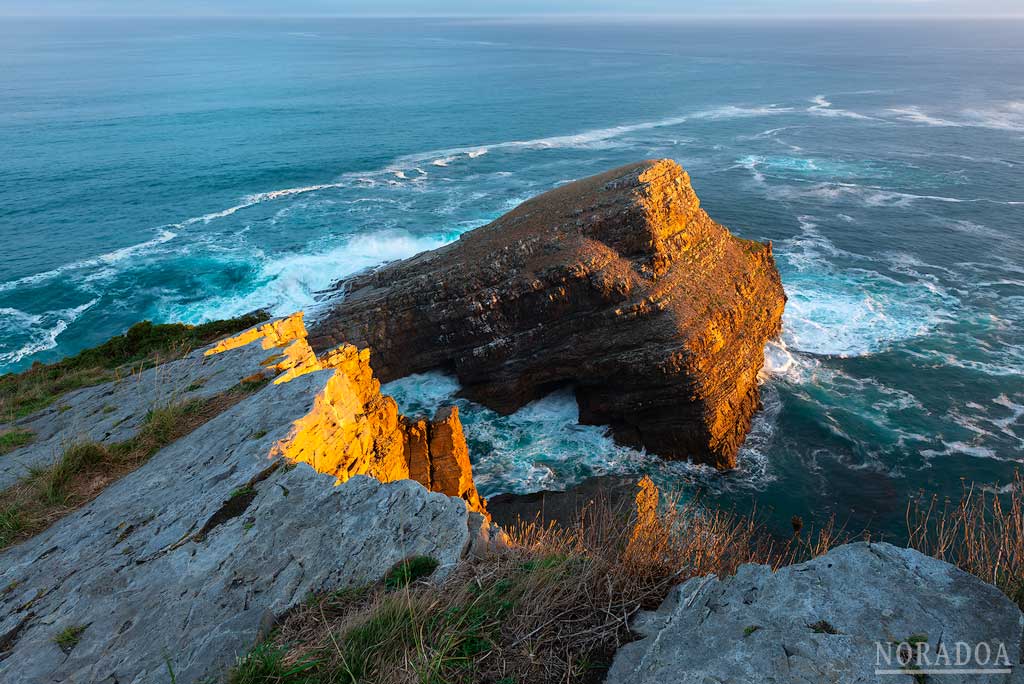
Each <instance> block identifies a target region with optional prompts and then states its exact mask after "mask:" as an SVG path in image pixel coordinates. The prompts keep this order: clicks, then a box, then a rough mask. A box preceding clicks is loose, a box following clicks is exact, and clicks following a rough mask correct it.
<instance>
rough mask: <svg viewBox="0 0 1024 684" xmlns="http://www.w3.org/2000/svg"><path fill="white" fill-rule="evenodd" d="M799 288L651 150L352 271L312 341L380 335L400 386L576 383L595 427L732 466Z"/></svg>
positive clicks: (378, 348) (481, 395)
mask: <svg viewBox="0 0 1024 684" xmlns="http://www.w3.org/2000/svg"><path fill="white" fill-rule="evenodd" d="M785 301H786V297H785V294H784V293H783V291H782V284H781V282H780V279H779V274H778V271H777V270H776V268H775V262H774V260H773V258H772V248H771V245H765V244H761V243H759V242H753V241H750V240H744V239H741V238H737V237H735V236H733V235H731V234H730V233H729V231H728V230H726V229H725V228H724V227H722V226H721V225H719V224H717V223H715V222H714V221H713V220H712V219H711V218H710V217H709V216H708V215H707V213H706V212H705V211H704V210H703V209H701V208H700V202H699V200H698V198H697V195H696V193H695V192H694V190H693V187H692V186H691V184H690V178H689V175H688V174H687V173H686V172H685V171H683V170H682V168H680V167H679V165H678V164H676V163H675V162H673V161H670V160H661V161H645V162H641V163H638V164H630V165H628V166H624V167H621V168H618V169H614V170H612V171H608V172H607V173H603V174H601V175H599V176H594V177H592V178H587V179H584V180H580V181H576V182H574V183H570V184H567V185H564V186H562V187H559V188H557V189H555V190H552V191H550V192H547V193H545V194H543V195H540V196H539V197H536V198H534V199H532V200H529V201H527V202H524V203H523V204H522V205H520V206H519V207H517V208H516V209H514V210H513V211H511V212H509V213H508V214H505V215H504V216H502V217H501V218H499V219H497V220H496V221H494V222H493V223H491V224H489V225H487V226H483V227H481V228H478V229H476V230H473V231H470V232H469V233H466V234H464V235H463V236H462V237H461V238H460V239H459V240H458V241H457V242H455V243H453V244H451V245H448V246H445V247H442V248H440V249H437V250H434V251H431V252H425V253H422V254H419V255H417V256H415V257H413V258H411V259H407V260H405V261H401V262H397V263H393V264H389V265H386V266H384V267H382V268H379V269H377V270H375V271H373V272H372V273H367V274H365V275H363V276H360V277H356V278H352V279H350V280H346V281H344V282H342V283H339V285H338V286H337V290H336V293H335V295H334V296H333V297H331V298H330V299H329V301H328V302H327V303H326V304H325V307H326V312H325V314H324V315H323V316H322V317H321V318H319V319H318V321H317V322H316V323H315V324H314V325H313V326H312V329H311V331H310V341H311V343H312V345H313V347H314V348H316V349H318V350H322V349H327V348H329V347H332V346H335V345H337V344H341V343H346V342H347V343H351V344H355V345H356V346H360V347H363V346H365V347H369V348H371V349H372V350H373V354H374V370H375V372H376V373H377V375H378V376H379V377H381V378H382V379H383V380H385V381H387V380H391V379H394V378H397V377H401V376H404V375H407V374H410V373H417V372H422V371H427V370H431V369H443V370H446V371H449V372H453V373H454V374H455V375H456V376H457V377H458V379H459V382H460V384H461V386H462V391H463V393H464V394H465V396H467V397H468V398H470V399H472V400H474V401H477V402H480V403H482V404H485V405H486V406H488V407H490V408H492V409H494V410H496V411H499V412H502V413H509V412H512V411H514V410H516V409H517V408H519V407H521V406H523V405H524V404H526V403H528V402H530V401H532V400H534V399H537V398H539V397H541V396H544V395H545V394H547V393H549V392H550V391H552V390H553V389H555V388H557V387H560V386H565V385H571V386H572V387H573V389H574V391H575V394H576V399H577V401H578V403H579V410H580V421H581V422H583V423H587V424H596V425H608V426H610V427H611V430H612V432H613V434H614V436H615V438H616V439H617V440H619V441H620V442H622V443H624V444H628V445H632V446H637V447H644V448H646V449H648V450H649V451H651V452H653V453H656V454H658V455H661V456H663V457H665V458H675V459H692V460H694V461H697V462H701V463H708V464H711V465H714V466H715V467H717V468H720V469H728V468H732V467H734V466H735V464H736V453H737V450H738V449H739V447H740V445H741V444H742V443H743V439H744V437H745V436H746V433H747V431H748V429H749V427H750V420H751V417H752V416H753V414H754V412H755V411H756V410H757V409H758V407H759V394H758V385H757V374H758V371H759V370H760V369H761V367H762V365H763V363H764V345H765V342H766V341H767V340H769V339H770V338H771V337H773V336H775V335H776V334H777V333H778V332H779V327H780V325H781V317H782V310H783V306H784V304H785Z"/></svg>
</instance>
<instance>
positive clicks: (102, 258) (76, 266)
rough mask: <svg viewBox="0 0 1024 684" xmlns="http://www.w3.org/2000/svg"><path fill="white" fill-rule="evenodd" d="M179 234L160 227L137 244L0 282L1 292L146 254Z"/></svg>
mask: <svg viewBox="0 0 1024 684" xmlns="http://www.w3.org/2000/svg"><path fill="white" fill-rule="evenodd" d="M177 236H178V234H177V233H174V232H171V231H169V230H166V229H159V230H158V232H157V235H156V237H154V238H152V239H150V240H146V241H145V242H140V243H138V244H135V245H129V246H128V247H122V248H120V249H115V250H113V251H112V252H107V253H105V254H100V255H99V256H95V257H90V258H88V259H82V260H81V261H72V262H71V263H68V264H64V265H62V266H58V267H57V268H54V269H51V270H49V271H43V272H40V273H34V274H32V275H28V276H24V277H21V278H17V279H15V280H9V281H7V282H4V283H0V292H5V291H8V290H13V289H15V288H18V287H23V286H25V285H37V284H39V283H42V282H45V281H47V280H52V279H53V278H56V277H58V276H61V275H63V274H65V273H68V272H70V271H79V270H82V269H87V268H95V267H97V266H104V265H109V264H116V263H118V262H120V261H123V260H124V259H126V258H128V257H131V256H138V255H140V254H144V253H146V252H148V251H149V250H152V249H153V248H154V247H158V246H159V245H162V244H164V243H165V242H169V241H171V240H173V239H174V238H176V237H177Z"/></svg>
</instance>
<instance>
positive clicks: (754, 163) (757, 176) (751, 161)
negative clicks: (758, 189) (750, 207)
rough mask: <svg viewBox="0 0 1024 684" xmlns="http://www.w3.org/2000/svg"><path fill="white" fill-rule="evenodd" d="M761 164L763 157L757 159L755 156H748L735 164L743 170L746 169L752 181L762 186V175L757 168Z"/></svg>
mask: <svg viewBox="0 0 1024 684" xmlns="http://www.w3.org/2000/svg"><path fill="white" fill-rule="evenodd" d="M763 163H764V157H759V156H756V155H748V156H746V157H743V159H740V160H738V161H737V162H736V164H737V165H738V166H740V167H742V168H744V169H748V170H749V171H750V173H751V174H752V175H753V176H754V180H755V181H757V182H758V183H762V184H763V183H764V174H763V173H761V171H760V169H758V168H757V167H758V166H760V165H761V164H763Z"/></svg>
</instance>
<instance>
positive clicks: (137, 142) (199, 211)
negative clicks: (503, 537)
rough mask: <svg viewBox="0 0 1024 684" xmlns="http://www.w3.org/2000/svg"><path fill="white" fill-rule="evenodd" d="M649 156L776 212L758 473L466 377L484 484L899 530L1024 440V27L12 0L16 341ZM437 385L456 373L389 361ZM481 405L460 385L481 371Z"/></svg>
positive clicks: (365, 246) (418, 382)
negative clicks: (47, 11) (626, 444)
mask: <svg viewBox="0 0 1024 684" xmlns="http://www.w3.org/2000/svg"><path fill="white" fill-rule="evenodd" d="M646 157H672V158H675V159H676V160H678V161H679V162H680V163H681V164H683V166H684V167H685V168H687V169H688V170H689V171H690V173H691V175H692V177H693V179H694V185H695V187H696V189H697V191H698V193H699V194H700V197H701V198H702V201H703V204H704V207H705V208H706V209H707V210H708V211H709V213H710V214H711V215H712V216H713V217H714V218H715V219H717V220H718V221H719V222H721V223H723V224H725V225H727V226H729V227H730V228H731V229H732V230H733V231H734V232H736V233H737V234H739V235H742V236H744V237H748V238H756V239H759V240H768V239H770V240H773V241H774V244H775V253H776V256H777V258H778V262H779V268H780V270H781V272H782V276H783V282H784V284H785V287H786V290H787V292H788V294H789V297H790V300H789V304H788V307H787V313H786V318H785V330H784V333H783V336H782V340H781V341H780V342H779V343H778V344H774V345H772V346H771V347H770V348H769V350H768V357H769V372H768V373H766V378H765V384H764V394H765V411H764V412H763V413H762V414H761V415H760V416H759V418H758V420H757V422H756V424H755V427H754V430H753V432H752V434H751V436H750V438H749V439H748V443H747V445H746V447H745V448H744V451H743V454H742V455H741V459H740V468H739V470H738V471H737V472H736V473H733V474H730V475H727V476H720V475H717V474H714V473H709V472H707V471H705V470H702V469H699V468H693V467H690V466H686V465H683V464H662V463H659V462H658V461H657V460H656V459H652V458H649V457H647V456H645V455H644V454H638V453H636V452H632V451H630V450H626V449H621V448H617V447H615V446H614V445H613V444H612V443H611V442H610V441H609V440H608V439H607V437H605V436H604V435H603V432H602V430H601V429H600V428H595V427H579V426H576V425H575V422H574V421H575V404H574V402H573V400H572V398H571V397H570V396H568V395H564V394H560V395H555V396H552V397H549V398H547V399H545V400H543V401H540V402H538V403H536V404H534V405H531V406H529V407H527V408H525V409H523V410H522V411H520V412H519V413H518V414H516V415H515V416H512V417H510V418H500V417H498V416H496V415H494V414H492V413H490V412H489V411H486V410H484V409H482V408H480V407H475V406H472V405H468V404H466V403H465V402H462V406H463V414H464V417H465V422H466V425H467V431H468V433H469V437H470V440H471V446H472V450H473V457H474V461H475V468H476V472H477V480H478V483H479V484H480V486H481V488H482V489H483V490H484V493H485V494H490V493H495V492H498V491H528V490H534V489H539V488H552V487H554V488H560V487H565V486H568V485H570V484H572V483H573V482H576V481H578V480H580V479H581V478H583V477H586V476H588V475H593V474H602V473H609V472H610V473H616V472H636V471H639V470H645V471H649V472H653V473H654V474H655V475H656V476H657V478H658V479H659V481H661V482H663V483H665V484H668V485H674V486H680V485H682V486H686V487H692V486H697V485H699V486H702V487H706V488H709V489H710V490H711V491H712V493H713V494H714V495H715V496H719V497H721V498H722V499H723V500H726V501H731V502H735V503H738V504H740V505H742V506H746V505H748V504H749V503H750V502H755V503H757V504H758V505H759V507H760V508H761V509H762V510H765V509H767V508H770V509H772V510H774V515H776V516H777V519H778V520H786V519H788V516H790V515H792V514H795V513H796V514H801V515H805V516H806V515H810V516H811V517H818V516H821V515H824V514H827V513H830V512H835V513H837V514H838V515H839V517H840V519H841V520H844V521H847V522H848V523H849V525H850V526H852V527H854V528H859V527H860V526H863V525H866V524H871V525H873V526H876V527H883V528H886V527H894V526H898V524H899V521H900V520H901V519H902V512H903V508H904V505H905V503H906V498H907V496H908V495H910V494H912V493H913V492H916V491H918V490H925V491H929V492H937V493H940V494H956V493H957V491H958V490H959V487H960V481H961V478H966V479H967V480H975V481H978V482H979V483H982V484H985V485H993V484H996V483H1000V482H1006V481H1007V479H1008V478H1009V477H1010V475H1011V474H1012V472H1013V469H1014V468H1015V467H1016V466H1017V465H1019V464H1020V463H1021V461H1022V460H1024V455H1022V452H1024V448H1022V447H1024V417H1022V416H1024V379H1022V377H1024V376H1022V372H1024V333H1022V328H1024V173H1022V171H1024V24H1022V23H1020V22H1016V23H1014V22H1006V21H1002V22H974V23H972V22H959V23H953V22H945V23H881V22H876V23H865V24H849V23H828V24H815V23H803V24H763V25H753V24H751V25H742V24H722V23H706V24H686V23H673V22H658V23H646V24H645V23H629V22H617V23H610V22H609V23H571V22H567V21H562V22H551V23H541V22H533V23H514V22H502V21H468V20H458V21H456V20H429V21H428V20H419V21H411V20H393V21H373V20H360V21H355V20H302V21H299V20H295V21H281V20H276V21H242V20H203V21H184V20H181V21H170V20H147V21H140V20H91V21H78V22H72V21H52V20H51V21H26V20H10V19H4V20H2V21H0V241H2V244H3V245H4V250H3V252H2V253H0V370H6V371H13V370H18V369H21V368H24V367H26V366H27V365H28V364H30V363H31V362H32V361H34V360H43V361H51V360H54V359H57V358H60V357H62V356H64V355H66V354H70V353H73V352H75V351H77V350H79V349H81V348H83V347H87V346H91V345H94V344H96V343H99V342H101V341H103V340H105V339H106V338H108V337H109V336H110V335H112V334H115V333H118V332H121V331H122V330H124V329H125V328H126V327H127V326H128V325H130V324H131V323H133V322H135V321H137V320H140V319H144V318H149V319H153V320H159V321H172V320H183V321H189V322H198V321H201V320H204V319H210V318H219V317H226V316H231V315H235V314H239V313H243V312H246V311H249V310H252V309H255V308H257V307H270V308H271V309H272V310H273V311H274V312H275V313H282V314H283V313H289V312H291V311H293V310H295V309H299V308H303V307H307V306H308V305H309V304H310V302H311V299H312V293H313V292H314V291H315V290H317V289H320V288H323V287H325V286H327V285H328V284H330V283H331V282H332V281H333V280H335V279H337V278H339V277H340V276H343V275H345V274H348V273H351V272H353V271H356V270H359V269H361V268H365V267H367V266H371V265H373V264H376V263H379V262H381V261H384V260H387V259H393V258H397V257H403V256H408V255H411V254H413V253H415V252H417V251H419V250H422V249H427V248H431V247H435V246H438V245H441V244H443V243H445V242H447V241H449V240H452V239H454V238H455V237H457V236H458V235H459V234H460V233H461V232H463V231H466V230H469V229H472V228H474V227H476V226H479V225H482V224H484V223H486V222H487V221H489V220H491V219H493V218H495V217H496V216H498V215H500V214H501V213H503V212H505V211H506V210H508V209H509V208H511V207H513V206H515V205H516V204H517V203H518V202H520V201H522V200H523V199H525V198H528V197H530V196H532V195H535V194H537V193H539V192H542V191H544V190H546V189H549V188H551V187H554V186H555V185H557V184H559V183H562V182H565V181H567V180H570V179H574V178H580V177H582V176H586V175H589V174H592V173H596V172H598V171H601V170H604V169H607V168H610V167H613V166H616V165H619V164H622V163H626V162H629V161H633V160H636V159H640V158H646ZM388 389H389V390H390V391H392V392H393V393H394V394H395V395H396V396H397V398H398V399H399V401H400V403H401V404H402V405H403V407H404V408H405V409H406V410H407V411H414V410H416V409H417V408H426V407H430V406H433V405H436V403H437V402H438V401H442V400H444V399H446V398H447V397H449V396H450V395H452V394H453V393H454V392H455V391H456V390H457V386H456V385H455V384H454V382H453V381H451V380H450V379H447V378H444V377H442V376H421V377H414V378H410V379H406V380H403V381H399V382H397V383H395V384H393V385H392V386H390V387H389V388H388ZM460 401H461V400H460Z"/></svg>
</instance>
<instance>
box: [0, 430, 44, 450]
mask: <svg viewBox="0 0 1024 684" xmlns="http://www.w3.org/2000/svg"><path fill="white" fill-rule="evenodd" d="M35 438H36V433H34V432H32V431H31V430H22V429H20V428H16V429H14V430H7V431H6V432H0V456H3V455H4V454H7V453H10V452H12V451H14V450H15V449H20V448H21V447H23V446H25V445H26V444H28V443H29V442H31V441H32V440H33V439H35Z"/></svg>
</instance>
